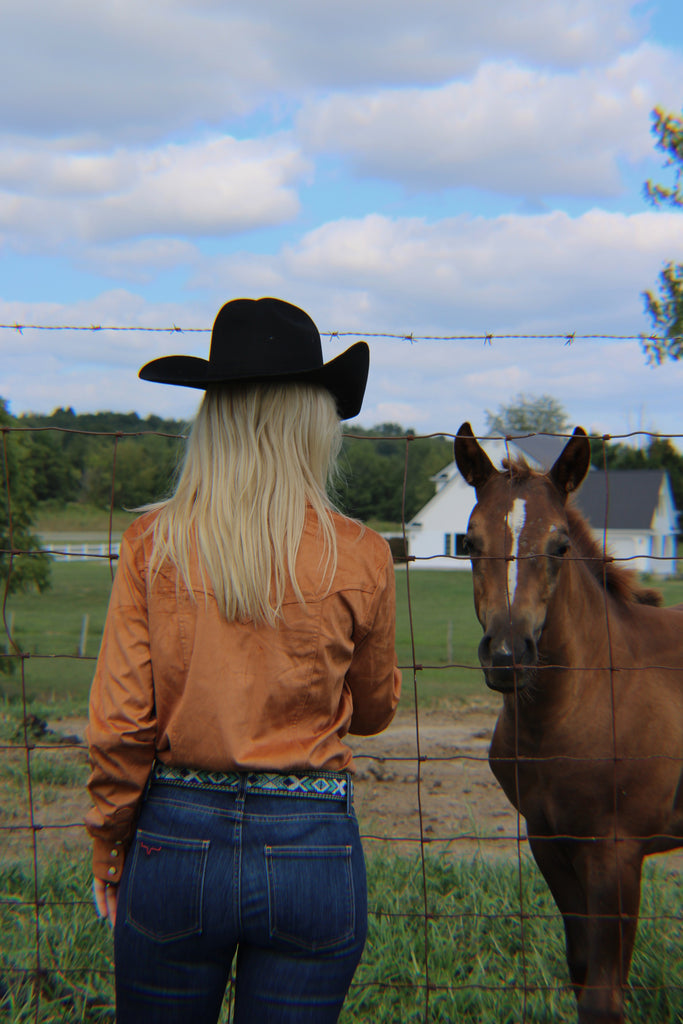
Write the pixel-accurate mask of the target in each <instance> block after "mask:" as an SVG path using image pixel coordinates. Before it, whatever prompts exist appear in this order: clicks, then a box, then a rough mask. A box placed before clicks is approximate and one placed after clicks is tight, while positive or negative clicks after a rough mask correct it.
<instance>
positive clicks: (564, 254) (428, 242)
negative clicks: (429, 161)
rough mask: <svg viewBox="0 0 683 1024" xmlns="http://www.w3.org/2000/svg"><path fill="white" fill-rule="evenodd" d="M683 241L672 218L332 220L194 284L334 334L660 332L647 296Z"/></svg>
mask: <svg viewBox="0 0 683 1024" xmlns="http://www.w3.org/2000/svg"><path fill="white" fill-rule="evenodd" d="M682 239H683V235H682V233H681V216H680V214H676V213H670V212H669V213H664V212H659V213H658V212H654V211H653V212H647V213H641V214H632V215H626V214H616V213H607V212H605V211H602V210H599V209H595V210H591V211H589V212H588V213H585V214H583V215H582V216H580V217H576V218H572V217H570V216H568V215H567V214H565V213H562V212H559V211H555V212H552V213H548V214H540V215H536V216H533V217H531V216H521V215H513V214H510V215H505V216H501V217H496V218H490V219H487V218H484V217H467V216H459V217H454V218H449V219H445V220H443V221H439V222H437V223H434V224H430V223H427V222H426V221H424V220H423V219H420V218H406V219H395V220H392V219H390V218H387V217H383V216H379V215H377V214H371V215H368V216H367V217H363V218H360V219H357V220H352V219H346V220H341V221H335V222H331V223H328V224H324V225H322V226H320V227H319V228H316V229H314V230H313V231H311V232H309V233H308V234H307V235H305V236H303V237H302V238H301V239H300V241H299V242H298V243H297V244H295V245H294V244H293V245H289V246H286V247H285V248H283V250H282V251H281V252H280V253H279V254H277V255H275V256H255V255H253V254H249V253H244V252H242V253H236V254H235V255H234V256H230V257H228V258H225V259H215V260H212V261H211V262H210V263H204V264H203V265H201V266H198V267H197V270H196V273H195V276H194V278H193V279H192V284H193V286H194V287H199V288H200V289H208V290H211V291H213V294H214V295H219V294H221V293H222V292H221V290H222V289H224V288H225V282H226V281H230V282H231V284H232V286H233V290H234V293H236V294H247V295H248V294H264V292H269V293H271V294H276V295H277V294H281V295H283V297H288V296H289V295H291V296H292V301H294V302H299V303H300V304H302V305H304V306H306V304H307V303H308V305H311V306H312V309H313V311H315V312H313V315H314V318H315V316H316V313H317V312H318V311H320V313H322V314H324V316H323V320H324V322H323V320H321V327H322V328H323V329H331V330H334V329H336V330H355V329H358V330H365V331H370V330H384V331H387V330H390V331H396V332H400V333H402V334H407V333H410V332H414V333H416V334H418V335H419V334H460V333H470V332H473V333H477V334H481V333H482V332H487V331H488V332H501V331H505V332H509V331H515V332H524V331H528V332H532V333H537V332H542V333H546V332H550V333H563V332H572V331H576V332H580V333H600V332H606V333H632V332H634V331H636V332H637V331H641V330H647V329H648V328H649V324H648V323H647V322H646V320H645V317H644V314H643V311H642V301H641V299H640V293H641V291H643V290H644V289H646V288H648V287H651V286H653V285H654V284H655V282H656V278H657V275H658V273H659V270H660V268H661V265H662V263H663V262H664V261H665V260H667V259H673V260H679V259H683V240H682ZM264 283H267V289H264V287H263V285H264ZM330 319H331V320H332V323H333V324H334V326H333V327H330V326H328V325H329V324H330Z"/></svg>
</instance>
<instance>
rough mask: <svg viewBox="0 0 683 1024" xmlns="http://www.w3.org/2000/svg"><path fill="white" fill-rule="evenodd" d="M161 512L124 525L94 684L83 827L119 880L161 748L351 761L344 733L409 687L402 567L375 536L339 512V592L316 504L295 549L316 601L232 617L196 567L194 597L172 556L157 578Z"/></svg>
mask: <svg viewBox="0 0 683 1024" xmlns="http://www.w3.org/2000/svg"><path fill="white" fill-rule="evenodd" d="M154 515H155V513H154V512H151V513H147V514H146V515H144V516H141V517H140V518H139V519H137V520H136V521H135V522H134V523H133V524H132V526H130V527H129V528H128V529H127V530H126V532H125V534H124V535H123V539H122V542H121V550H120V555H119V563H118V567H117V571H116V577H115V580H114V584H113V587H112V592H111V598H110V601H109V610H108V612H107V620H106V623H105V628H104V633H103V636H102V646H101V649H100V654H99V658H98V661H97V668H96V671H95V677H94V680H93V684H92V690H91V694H90V723H89V726H88V734H87V735H88V743H89V747H90V760H91V766H92V773H91V776H90V780H89V782H88V789H89V791H90V795H91V797H92V800H93V803H94V807H93V809H92V810H91V811H90V812H89V813H88V815H87V817H86V827H87V829H88V831H89V832H90V834H91V836H92V837H93V839H94V841H95V850H94V870H95V874H96V875H97V877H99V878H101V879H103V880H105V881H109V882H114V883H115V882H117V881H118V880H119V878H120V875H121V868H122V866H123V860H124V856H125V852H126V849H127V846H128V844H129V843H130V841H131V839H132V836H133V831H134V828H135V819H136V816H137V811H138V808H139V804H140V801H141V798H142V794H143V791H144V788H145V784H146V782H147V779H148V776H149V773H150V770H151V767H152V763H153V761H154V759H155V757H156V758H158V759H159V760H160V761H163V762H164V763H165V764H168V765H173V766H178V767H189V768H199V769H204V770H209V771H221V770H223V771H227V770H238V771H241V770H251V769H254V770H268V769H272V770H275V771H291V770H296V769H299V770H302V771H306V770H309V769H316V768H322V769H326V770H328V771H343V770H347V769H348V770H353V758H352V754H351V750H350V748H349V747H348V745H347V744H346V743H345V742H344V736H345V735H346V734H347V733H348V732H353V733H359V734H363V735H368V734H372V733H377V732H381V730H382V729H384V728H386V726H387V725H388V724H389V722H390V721H391V719H392V718H393V716H394V712H395V710H396V705H397V703H398V699H399V696H400V687H401V674H400V672H399V670H398V668H396V658H395V653H394V646H395V640H394V635H395V589H394V571H393V564H392V559H391V554H390V551H389V546H388V544H387V543H386V541H385V540H383V539H382V538H381V537H380V536H379V535H378V534H376V533H374V532H373V531H372V530H368V529H363V528H362V527H360V526H359V525H358V524H357V523H355V522H353V521H352V520H349V519H345V518H344V517H342V516H339V515H334V522H335V528H336V534H337V545H338V562H337V570H336V573H335V576H334V579H333V581H332V584H331V586H330V587H329V590H328V589H327V585H326V584H325V585H324V586H323V584H322V582H321V579H320V574H321V570H320V556H321V551H322V542H321V540H320V538H319V535H318V529H317V519H316V517H315V515H314V513H313V512H312V511H311V510H309V513H308V516H307V520H306V525H305V528H304V533H303V536H302V540H301V546H300V549H299V554H298V559H297V579H298V582H299V586H300V588H301V590H302V592H303V595H304V598H305V604H301V603H300V602H299V601H297V599H296V597H295V595H294V593H293V592H292V591H290V590H288V592H287V595H286V599H285V606H284V609H283V611H284V621H282V622H281V623H280V624H279V625H278V626H277V627H276V628H271V627H270V626H266V625H255V624H254V623H253V622H251V621H247V622H238V621H234V622H227V621H226V620H225V618H223V617H222V615H221V613H220V611H219V609H218V605H217V603H216V600H215V598H214V596H213V594H212V593H211V591H210V589H209V590H208V592H207V593H206V594H205V593H204V590H203V588H202V584H201V579H200V575H199V570H198V567H197V565H196V564H195V565H194V566H193V567H192V584H193V590H194V591H195V593H194V595H190V594H189V593H188V591H187V589H186V588H185V587H183V586H182V585H180V586H177V585H176V583H177V577H176V572H175V570H174V569H173V568H172V567H170V566H164V567H163V568H162V570H161V571H160V572H159V573H158V574H157V576H156V578H155V580H154V582H153V583H152V581H151V579H150V578H149V574H148V572H147V566H148V563H149V556H150V551H151V534H150V530H149V527H150V526H151V525H152V523H153V519H154ZM207 586H208V581H207Z"/></svg>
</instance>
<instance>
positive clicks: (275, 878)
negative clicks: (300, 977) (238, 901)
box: [264, 846, 356, 951]
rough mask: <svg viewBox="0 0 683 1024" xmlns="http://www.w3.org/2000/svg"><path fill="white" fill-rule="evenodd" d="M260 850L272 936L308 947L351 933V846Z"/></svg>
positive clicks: (337, 941)
mask: <svg viewBox="0 0 683 1024" xmlns="http://www.w3.org/2000/svg"><path fill="white" fill-rule="evenodd" d="M264 852H265V857H266V869H267V877H268V912H269V924H270V935H271V938H273V939H280V940H282V941H283V942H285V943H286V944H291V945H294V946H297V947H299V948H300V949H307V950H311V951H313V950H324V949H334V948H335V947H339V946H344V945H347V944H348V943H349V942H350V941H352V940H353V939H354V936H355V930H356V900H355V892H354V884H353V870H352V863H351V857H352V852H353V849H352V847H351V846H312V847H305V846H266V847H265V851H264Z"/></svg>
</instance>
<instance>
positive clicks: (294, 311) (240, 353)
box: [209, 298, 323, 378]
mask: <svg viewBox="0 0 683 1024" xmlns="http://www.w3.org/2000/svg"><path fill="white" fill-rule="evenodd" d="M209 365H210V366H211V368H212V370H218V371H226V372H229V373H230V374H231V375H234V376H236V377H242V378H248V377H251V376H252V375H261V374H264V373H265V374H266V375H267V376H277V375H278V374H282V373H297V372H300V371H306V370H315V369H319V368H320V367H321V366H322V365H323V352H322V345H321V342H320V334H319V332H318V328H317V327H316V325H315V324H314V322H313V320H311V318H310V316H309V315H308V314H307V313H305V312H304V311H303V309H299V307H298V306H293V305H292V304H291V303H289V302H284V301H283V300H282V299H272V298H264V299H233V300H232V301H231V302H226V304H225V305H224V306H223V307H222V308H221V309H220V310H219V312H218V316H217V317H216V319H215V321H214V325H213V330H212V332H211V350H210V353H209Z"/></svg>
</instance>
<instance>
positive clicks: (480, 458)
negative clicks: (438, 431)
mask: <svg viewBox="0 0 683 1024" xmlns="http://www.w3.org/2000/svg"><path fill="white" fill-rule="evenodd" d="M453 448H454V450H455V461H456V464H457V467H458V469H459V470H460V472H461V473H462V475H463V476H464V478H465V480H467V483H468V484H469V485H470V487H476V489H477V490H479V489H480V488H482V487H483V486H484V484H485V483H486V482H487V480H490V479H491V477H492V476H493V475H494V474H496V473H497V472H498V470H497V469H496V467H495V466H494V465H493V463H492V462H491V460H490V458H489V457H488V455H487V454H486V452H485V451H484V449H483V448H482V447H481V445H480V444H479V442H478V441H477V439H476V437H475V436H474V434H473V433H472V427H471V426H470V425H469V423H463V424H462V426H461V427H460V430H459V431H458V433H457V436H456V438H455V443H454V445H453Z"/></svg>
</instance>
